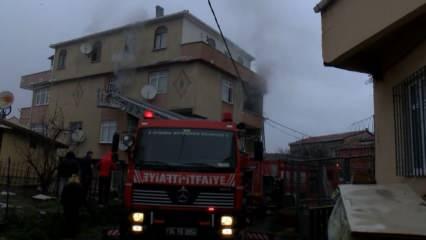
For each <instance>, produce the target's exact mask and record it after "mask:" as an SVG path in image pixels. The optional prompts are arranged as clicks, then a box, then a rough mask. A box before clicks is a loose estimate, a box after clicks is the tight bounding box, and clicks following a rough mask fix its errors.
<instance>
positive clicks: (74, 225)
mask: <svg viewBox="0 0 426 240" xmlns="http://www.w3.org/2000/svg"><path fill="white" fill-rule="evenodd" d="M83 203H84V195H83V187H82V186H81V184H80V181H79V177H78V176H77V175H75V174H73V175H72V176H71V177H70V179H69V181H68V183H67V184H66V185H65V186H64V188H63V191H62V194H61V204H62V207H63V210H64V217H65V226H64V228H65V229H64V230H65V231H64V232H65V234H66V235H67V237H75V236H76V235H77V234H78V231H79V222H80V220H79V211H80V208H81V206H82V205H83Z"/></svg>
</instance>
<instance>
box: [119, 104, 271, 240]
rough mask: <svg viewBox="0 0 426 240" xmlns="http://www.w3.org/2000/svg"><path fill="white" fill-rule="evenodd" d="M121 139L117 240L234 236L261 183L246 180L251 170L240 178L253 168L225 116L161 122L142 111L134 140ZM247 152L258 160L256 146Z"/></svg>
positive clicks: (258, 146)
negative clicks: (123, 164)
mask: <svg viewBox="0 0 426 240" xmlns="http://www.w3.org/2000/svg"><path fill="white" fill-rule="evenodd" d="M124 141H125V142H131V144H128V145H129V147H130V146H131V147H130V148H129V149H130V150H129V151H128V153H129V164H128V173H127V179H126V181H125V186H124V189H125V190H124V206H125V211H126V213H125V217H124V219H123V221H122V226H121V227H120V232H121V236H122V237H123V238H125V239H127V238H131V239H132V238H139V237H141V238H145V239H147V238H148V239H149V238H153V239H161V238H164V237H175V238H185V239H190V238H192V237H194V238H207V239H236V238H239V236H241V234H240V233H241V230H242V229H243V228H244V227H245V224H246V219H247V214H248V210H247V206H248V204H249V201H251V200H249V198H251V196H253V195H256V193H254V194H253V191H259V187H258V186H259V185H261V184H259V183H258V182H257V181H256V180H253V178H255V177H256V176H257V175H260V177H261V174H256V173H254V174H253V171H254V170H253V169H251V173H252V174H251V175H252V176H251V177H250V178H251V179H250V181H248V180H246V178H247V175H246V176H245V177H244V176H243V175H244V171H245V170H247V169H249V168H250V167H249V166H252V165H253V164H251V165H250V164H248V163H249V162H250V161H249V160H248V157H247V155H246V154H242V153H241V152H240V147H239V129H238V128H237V126H236V124H235V123H233V122H232V115H231V114H227V113H225V114H224V117H223V121H209V120H164V119H157V118H156V117H155V116H154V114H153V112H150V111H145V112H144V118H143V119H141V120H140V122H139V125H138V130H137V134H136V137H135V138H132V137H129V136H126V137H125V140H124ZM255 148H256V149H255V153H256V155H257V156H256V157H257V158H262V157H261V156H260V155H259V154H262V153H263V145H262V144H255ZM253 166H254V165H253ZM248 182H249V183H248ZM247 183H248V184H250V187H249V188H250V190H249V191H248V187H247ZM249 192H250V193H249Z"/></svg>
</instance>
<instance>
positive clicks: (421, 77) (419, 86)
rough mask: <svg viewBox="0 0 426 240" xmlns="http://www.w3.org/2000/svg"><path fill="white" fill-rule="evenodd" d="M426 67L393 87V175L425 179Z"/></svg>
mask: <svg viewBox="0 0 426 240" xmlns="http://www.w3.org/2000/svg"><path fill="white" fill-rule="evenodd" d="M425 101H426V67H423V68H421V69H420V70H418V71H417V72H415V73H413V74H412V75H411V76H409V77H408V78H407V79H406V80H405V81H404V82H402V83H400V84H398V85H397V86H395V87H394V88H393V105H394V124H395V149H396V173H397V175H398V176H406V177H413V176H426V160H425V159H426V149H425V148H424V146H425V144H426V124H425V122H426V102H425Z"/></svg>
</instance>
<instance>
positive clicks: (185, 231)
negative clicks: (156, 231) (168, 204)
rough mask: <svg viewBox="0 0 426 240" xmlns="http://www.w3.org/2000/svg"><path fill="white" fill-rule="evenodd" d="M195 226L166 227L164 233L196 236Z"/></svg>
mask: <svg viewBox="0 0 426 240" xmlns="http://www.w3.org/2000/svg"><path fill="white" fill-rule="evenodd" d="M197 232H198V231H197V229H196V228H182V227H168V228H166V235H168V236H187V237H195V236H197Z"/></svg>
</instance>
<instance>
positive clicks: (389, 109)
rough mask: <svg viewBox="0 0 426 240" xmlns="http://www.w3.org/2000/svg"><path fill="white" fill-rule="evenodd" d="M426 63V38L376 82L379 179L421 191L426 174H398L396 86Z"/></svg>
mask: <svg viewBox="0 0 426 240" xmlns="http://www.w3.org/2000/svg"><path fill="white" fill-rule="evenodd" d="M413 2H415V1H413ZM425 65H426V41H425V42H423V44H421V45H419V46H417V47H416V48H415V49H414V50H413V51H412V52H411V53H410V54H409V55H408V56H406V57H405V58H403V59H401V61H400V62H399V63H397V64H396V65H394V66H393V67H392V68H390V69H387V70H386V71H385V75H384V79H383V80H380V79H379V80H377V81H375V84H374V109H375V134H376V179H377V182H378V183H397V182H405V183H408V184H410V185H411V186H413V187H414V189H415V190H416V191H417V192H418V193H420V194H426V177H422V178H420V177H419V178H414V177H413V178H405V177H398V176H396V158H395V129H394V112H393V96H392V94H393V93H392V88H393V87H394V86H396V85H397V84H398V83H400V82H402V81H403V80H405V79H406V78H407V77H408V76H409V75H410V74H412V73H413V72H415V71H416V70H418V69H420V68H421V67H423V66H425Z"/></svg>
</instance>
